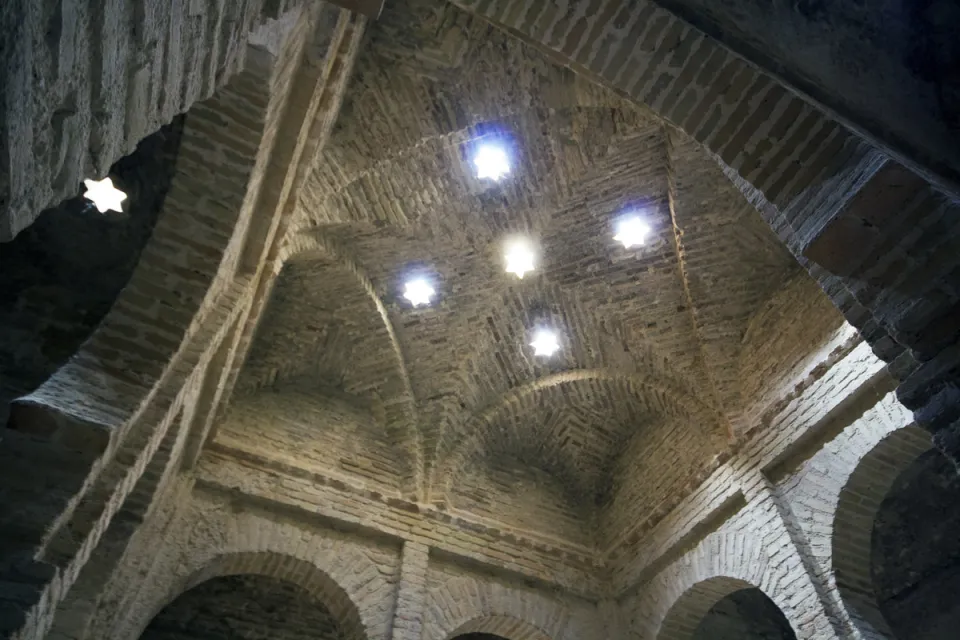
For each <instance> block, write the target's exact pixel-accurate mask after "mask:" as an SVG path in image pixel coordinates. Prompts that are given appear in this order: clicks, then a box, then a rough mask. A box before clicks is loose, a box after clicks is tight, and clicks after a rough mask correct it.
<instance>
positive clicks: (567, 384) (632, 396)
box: [434, 368, 721, 498]
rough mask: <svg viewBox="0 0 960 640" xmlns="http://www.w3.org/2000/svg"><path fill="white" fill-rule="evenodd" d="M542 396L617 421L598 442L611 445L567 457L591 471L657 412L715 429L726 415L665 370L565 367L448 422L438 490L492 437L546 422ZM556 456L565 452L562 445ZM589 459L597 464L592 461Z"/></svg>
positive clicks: (702, 429)
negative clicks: (454, 423) (584, 456)
mask: <svg viewBox="0 0 960 640" xmlns="http://www.w3.org/2000/svg"><path fill="white" fill-rule="evenodd" d="M544 398H547V399H550V400H551V401H550V402H547V405H548V406H549V407H552V409H553V410H554V411H552V413H562V411H563V407H565V406H566V407H567V408H568V409H569V410H570V411H577V410H578V409H580V408H584V409H590V410H591V412H592V413H591V414H588V415H582V416H581V417H582V419H583V420H585V421H586V422H589V421H590V420H591V419H595V420H598V421H600V422H610V423H615V424H613V426H616V427H619V428H616V429H614V430H613V431H611V432H610V433H607V434H604V437H603V438H600V439H599V440H600V444H604V443H605V444H606V445H607V448H606V449H601V450H598V451H596V452H594V453H593V455H591V456H588V458H589V460H586V461H584V462H582V463H579V464H578V463H577V462H576V461H573V460H570V461H569V463H568V464H567V466H569V467H570V468H572V469H575V468H578V467H580V468H584V467H590V469H586V471H588V472H589V471H590V470H591V469H592V470H593V471H594V472H597V471H599V470H600V469H605V468H607V467H609V466H610V463H611V462H612V460H613V459H615V457H616V454H617V452H619V451H620V450H621V448H622V447H623V446H624V445H626V443H628V442H629V441H630V440H631V439H632V438H633V437H634V436H636V435H637V434H639V433H640V432H641V431H642V430H643V425H644V424H646V423H647V422H649V421H650V420H652V419H653V420H655V419H660V418H665V417H668V418H676V419H678V420H680V421H682V422H684V423H686V424H687V425H689V428H690V429H692V430H694V431H697V432H698V433H699V434H700V435H703V434H708V433H711V432H715V431H717V428H716V426H717V424H718V423H719V422H720V420H721V418H720V416H719V414H718V413H717V412H716V411H715V410H712V409H711V408H710V407H709V406H707V405H704V404H703V403H702V402H701V401H700V400H699V399H698V398H696V397H695V396H693V395H691V394H689V393H688V392H687V391H686V390H685V389H683V388H682V387H680V388H678V387H677V386H675V385H673V384H671V382H670V380H669V379H668V378H663V377H652V376H650V375H648V373H647V372H637V371H634V372H631V371H629V370H618V369H613V368H598V369H570V370H564V371H560V372H557V373H554V374H551V375H545V376H543V377H540V378H537V379H534V380H532V381H531V382H528V383H527V384H524V385H521V386H518V387H515V388H513V389H511V390H509V391H507V392H506V393H504V394H503V395H502V396H501V397H499V398H497V399H496V400H495V401H494V402H492V403H490V404H489V405H487V406H485V407H482V408H479V409H478V410H477V411H476V412H475V413H473V414H472V415H471V416H470V417H469V419H467V420H466V421H465V422H464V424H463V425H460V426H459V428H456V429H454V428H453V427H451V428H450V429H449V431H447V432H446V433H445V434H444V436H445V437H444V440H442V441H441V445H443V446H442V448H440V450H439V452H438V467H437V476H436V481H435V483H434V484H435V486H436V488H437V489H440V490H441V492H446V491H449V488H450V486H451V482H453V481H454V480H455V478H456V477H457V475H458V474H459V473H460V472H461V471H462V469H463V467H464V465H465V464H467V463H468V461H469V460H471V459H473V458H475V457H476V456H480V457H483V452H484V451H485V449H486V447H487V446H488V444H489V442H488V441H489V440H490V439H491V438H492V439H494V440H505V441H506V442H510V443H520V442H522V441H523V440H524V439H525V438H526V437H528V436H530V435H533V436H534V437H535V436H536V435H537V433H538V432H540V431H542V428H543V427H545V426H549V425H548V424H539V423H540V422H542V420H539V419H538V418H537V414H538V412H540V411H541V410H542V409H543V406H542V405H543V402H541V401H542V400H543V399H544ZM597 412H599V413H597ZM577 415H580V414H577ZM559 417H562V416H559ZM548 422H550V421H548ZM583 426H584V427H586V426H587V425H586V424H585V425H583ZM598 426H602V425H598ZM607 426H611V425H607ZM594 435H596V434H594ZM568 436H570V437H568V438H566V439H567V440H571V439H572V445H571V446H573V447H574V448H576V447H577V445H578V444H579V445H582V446H586V445H587V444H590V443H591V435H590V434H588V433H583V434H581V436H582V437H580V438H578V437H573V434H568ZM559 440H560V438H553V437H549V434H544V440H543V442H542V443H541V447H543V446H547V445H549V444H550V443H553V444H556V443H557V442H559ZM591 449H592V447H591ZM555 457H557V458H558V459H564V458H565V456H563V455H560V454H559V453H558V454H557V456H555ZM591 461H592V462H593V464H592V465H591V464H588V463H589V462H591ZM594 467H595V468H594ZM592 493H596V492H595V491H594V492H592ZM590 497H591V498H592V496H590Z"/></svg>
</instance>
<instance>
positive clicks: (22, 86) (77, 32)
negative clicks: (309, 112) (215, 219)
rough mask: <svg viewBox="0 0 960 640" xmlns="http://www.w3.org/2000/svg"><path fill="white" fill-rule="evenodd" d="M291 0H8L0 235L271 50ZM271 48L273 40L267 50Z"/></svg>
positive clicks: (8, 234) (0, 69)
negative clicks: (99, 0)
mask: <svg viewBox="0 0 960 640" xmlns="http://www.w3.org/2000/svg"><path fill="white" fill-rule="evenodd" d="M297 4H298V3H295V2H288V1H286V0H283V1H281V2H263V1H262V0H249V1H244V2H225V1H224V0H218V1H216V2H212V3H198V2H184V3H180V4H176V5H169V4H168V3H166V2H162V1H159V0H156V1H147V2H139V1H134V0H121V1H118V2H112V3H110V4H107V5H102V6H101V5H90V4H88V3H85V2H80V1H72V0H68V1H66V2H55V3H46V4H44V3H36V2H31V1H29V0H15V1H13V2H5V3H4V6H3V10H2V11H0V33H2V34H3V37H2V38H0V40H2V41H3V43H4V45H3V49H2V50H0V51H2V52H3V56H2V59H3V63H2V65H0V86H2V87H3V92H4V93H3V95H4V98H3V100H0V105H3V107H2V110H0V122H2V123H3V126H2V129H0V165H2V169H0V241H4V242H5V241H8V240H10V239H11V238H13V237H14V236H16V235H17V234H18V233H19V232H20V231H21V230H22V229H24V228H26V227H27V226H29V225H30V223H32V222H33V220H34V219H35V218H36V216H37V215H38V213H39V212H40V211H43V210H45V209H46V208H48V207H50V206H52V205H55V204H57V203H58V202H60V201H61V200H64V199H65V198H69V197H71V196H73V195H75V194H76V193H77V190H78V188H79V185H80V183H81V181H82V180H83V179H84V178H101V177H103V176H104V175H105V174H106V173H107V171H108V169H109V168H110V166H111V165H112V164H113V163H114V162H116V161H117V160H118V159H119V158H121V157H123V156H125V155H127V154H129V153H130V152H132V151H133V149H134V147H135V146H136V145H137V143H138V142H139V141H140V140H141V139H142V138H144V137H145V136H147V135H149V134H151V133H153V132H154V131H156V130H157V129H159V128H160V126H161V125H164V124H166V123H169V122H170V121H171V120H172V119H173V117H174V116H176V115H177V114H180V113H183V112H185V111H186V110H187V109H189V108H190V106H191V105H193V104H194V103H196V102H199V101H202V100H205V99H207V98H209V97H211V96H212V95H213V93H214V92H215V91H216V89H217V88H219V87H222V86H223V85H224V84H225V83H227V82H228V81H229V80H230V79H231V78H232V77H233V76H234V75H235V74H236V73H237V72H239V71H241V70H242V69H243V68H244V66H245V64H246V62H247V56H248V47H252V48H253V49H255V50H256V51H254V52H253V53H252V54H250V55H253V56H254V57H256V56H261V57H262V56H263V55H264V54H266V55H275V54H276V53H277V51H276V48H277V45H278V43H279V38H277V37H276V36H277V34H281V33H283V29H278V28H276V26H275V25H273V24H271V23H272V21H274V20H277V19H282V20H286V21H287V22H289V19H290V15H291V14H290V13H289V12H290V10H291V8H292V7H294V6H296V5H297ZM271 49H273V51H271Z"/></svg>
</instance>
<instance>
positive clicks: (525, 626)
mask: <svg viewBox="0 0 960 640" xmlns="http://www.w3.org/2000/svg"><path fill="white" fill-rule="evenodd" d="M468 633H488V634H491V635H495V636H499V637H501V638H506V640H553V639H552V638H551V637H550V636H548V635H547V634H546V633H544V632H543V630H541V629H538V628H537V627H535V626H533V625H532V624H530V623H529V622H524V621H523V620H518V619H517V618H513V617H511V616H481V617H479V618H474V619H472V620H468V621H467V622H464V623H463V624H462V625H460V626H459V627H457V628H456V629H455V630H454V631H452V632H451V633H450V634H449V635H448V636H447V637H446V638H445V639H444V640H453V638H456V637H458V636H462V635H465V634H468Z"/></svg>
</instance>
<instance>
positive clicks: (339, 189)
mask: <svg viewBox="0 0 960 640" xmlns="http://www.w3.org/2000/svg"><path fill="white" fill-rule="evenodd" d="M367 38H368V40H367V42H366V45H365V47H364V49H363V52H362V53H361V55H360V57H359V58H358V60H357V64H356V69H355V72H354V78H353V80H352V86H351V90H350V92H348V95H347V97H346V99H345V103H344V105H343V109H342V111H341V114H340V117H339V120H338V122H337V124H336V126H335V128H334V131H333V132H332V134H331V137H330V141H329V143H328V144H327V145H326V146H325V147H324V149H323V151H322V152H321V155H320V157H319V158H318V162H317V168H316V170H315V171H314V173H313V174H312V176H311V177H310V178H309V180H308V182H307V186H306V187H305V189H304V191H303V193H302V194H301V198H300V211H299V213H298V218H297V223H296V224H295V225H294V228H293V230H292V232H291V234H290V235H289V236H288V246H287V248H286V252H287V254H289V255H292V256H293V258H292V260H291V262H290V263H289V264H288V265H287V266H286V267H285V269H284V272H283V273H282V274H281V275H280V280H279V283H278V285H277V290H276V292H275V294H274V300H273V301H272V302H271V308H270V310H268V312H267V314H266V317H265V319H264V321H263V325H262V327H261V329H260V333H259V335H258V337H257V344H256V345H255V346H254V350H253V351H252V353H251V357H250V359H249V362H248V364H247V369H248V371H247V373H246V374H245V375H247V376H248V379H249V381H250V386H249V387H248V390H250V391H253V390H254V389H256V388H257V386H258V385H263V384H266V383H269V384H270V385H272V386H274V387H282V386H284V385H287V384H293V381H294V380H301V379H302V378H303V377H304V376H313V378H315V379H316V380H318V381H320V382H321V383H322V384H323V385H326V386H330V385H332V386H335V387H336V388H337V389H339V390H341V391H344V392H347V393H350V394H354V395H356V396H357V397H358V398H363V399H364V401H368V402H370V403H373V404H376V405H377V406H382V407H383V408H384V411H383V415H384V420H385V423H384V428H385V429H386V430H388V431H389V432H390V433H391V434H393V435H392V436H391V437H392V438H393V441H394V442H396V443H397V446H398V447H401V448H402V451H403V453H402V455H410V456H411V459H415V460H417V462H416V465H417V469H416V471H415V472H414V474H413V475H414V476H415V477H416V478H419V479H418V480H416V484H417V489H418V494H419V496H420V497H421V498H422V499H424V500H427V499H429V500H432V501H435V502H440V503H443V502H445V501H446V500H447V498H450V497H451V496H452V495H453V494H458V492H459V494H458V495H460V496H461V502H462V494H463V491H465V490H466V489H464V488H463V487H459V488H458V487H457V486H456V480H457V479H458V478H461V477H465V476H464V472H465V470H469V471H470V473H471V474H472V475H471V478H472V479H471V480H470V482H480V481H481V480H478V479H477V478H480V477H481V476H485V477H487V478H488V479H491V480H490V482H495V483H501V484H504V483H508V482H509V478H510V477H512V476H511V475H510V474H511V473H512V471H511V469H513V470H522V469H527V470H530V472H531V473H533V474H534V475H537V474H546V477H550V478H553V481H555V484H556V485H557V486H556V487H555V489H556V491H554V489H551V491H554V493H556V494H557V495H559V496H560V498H558V499H559V500H560V501H561V502H565V503H566V504H568V506H570V508H571V510H572V511H582V510H583V509H586V510H587V511H589V512H590V513H591V514H592V515H591V517H593V515H598V511H597V509H598V508H599V509H601V510H602V509H604V508H607V506H609V505H612V504H619V503H620V502H622V500H625V499H627V497H624V496H633V495H634V494H633V493H631V492H627V493H624V494H623V495H622V496H621V499H620V500H618V499H617V498H616V497H615V494H616V493H617V487H618V486H620V485H623V484H624V483H641V484H642V483H643V482H646V481H647V480H646V476H644V475H643V474H644V473H646V474H653V473H661V469H660V467H658V466H657V465H656V464H647V460H646V456H650V455H662V453H663V452H665V451H666V452H669V454H670V455H672V456H677V457H684V456H686V458H688V459H684V460H678V461H677V464H676V465H674V466H675V468H676V469H682V470H683V474H686V475H684V478H686V477H687V475H690V474H693V473H695V472H696V470H697V469H698V468H702V467H703V465H704V464H706V461H707V460H708V459H711V456H713V455H715V454H716V453H719V452H720V450H722V449H723V447H724V446H725V443H726V441H727V438H728V437H729V435H730V434H731V433H732V432H734V431H735V428H734V426H733V423H735V422H736V420H737V417H738V415H739V412H740V411H741V410H742V408H743V405H744V401H745V399H744V398H743V389H742V386H741V381H740V377H739V375H738V373H739V371H740V366H739V365H740V352H741V348H742V339H743V336H744V334H745V332H746V330H747V327H748V324H749V322H750V318H751V317H752V315H753V314H754V312H755V311H756V310H757V308H758V307H759V306H760V305H761V304H762V303H763V301H765V300H767V299H768V298H769V297H770V295H771V293H772V292H773V291H775V290H776V289H777V288H778V287H780V286H781V284H782V283H783V282H784V281H785V280H786V279H788V278H789V277H791V276H792V275H793V274H795V273H796V270H797V265H796V263H795V262H794V260H793V259H792V257H791V256H790V255H789V253H788V252H787V251H786V250H785V249H784V248H783V247H782V246H781V245H780V244H779V242H778V241H777V239H776V237H775V236H774V235H773V233H772V232H771V231H770V229H769V228H768V227H767V226H766V224H765V223H764V222H763V220H762V219H761V218H760V216H759V214H758V213H757V212H756V211H755V210H754V209H753V208H752V207H751V206H750V205H749V203H747V202H746V200H744V198H743V196H742V195H741V194H740V192H739V190H738V189H737V188H736V187H735V186H734V185H732V184H731V183H730V181H729V180H728V178H727V177H726V176H725V175H724V174H723V172H722V170H721V168H720V167H719V166H718V164H717V163H716V161H715V160H714V159H713V158H712V157H711V156H710V155H709V154H707V153H706V152H704V151H703V149H702V148H700V147H699V145H697V144H696V143H695V142H693V141H691V140H690V139H688V138H687V137H685V136H684V135H683V134H682V133H680V132H677V131H675V130H673V129H671V128H670V127H668V126H667V125H665V124H664V123H663V122H660V121H658V120H657V119H656V118H655V117H653V116H652V115H651V114H650V113H649V112H647V111H646V110H645V109H643V108H642V107H640V106H638V105H635V104H631V103H629V102H628V101H626V100H624V99H623V98H621V97H620V96H618V95H616V94H614V93H613V92H611V91H608V90H606V89H603V88H601V87H598V86H596V85H593V84H590V83H589V82H587V81H585V80H584V79H583V78H582V77H580V76H578V75H576V74H574V73H572V72H571V71H570V70H568V69H565V68H562V67H559V66H557V65H555V64H554V63H553V62H552V61H551V60H549V59H548V58H546V57H544V56H543V55H542V54H540V53H539V52H538V51H536V50H534V49H532V48H531V47H529V46H527V45H525V44H523V43H521V42H519V41H518V40H515V39H513V38H511V37H509V36H507V35H505V34H503V33H502V32H499V31H496V30H494V29H492V28H491V27H489V26H488V25H487V24H485V23H483V22H482V21H479V20H477V19H475V18H473V17H471V16H469V15H467V14H465V13H463V12H461V11H460V10H458V9H456V8H455V7H453V6H451V5H449V4H444V3H435V2H428V1H427V0H402V1H399V0H398V1H397V2H391V3H388V4H387V5H386V8H385V10H384V13H383V15H382V16H381V19H380V20H378V21H377V22H376V23H374V24H373V25H372V26H371V28H370V31H369V33H368V36H367ZM491 131H500V132H506V134H507V136H506V137H507V139H508V140H510V141H512V142H513V143H514V147H513V149H514V152H515V157H514V167H513V170H512V172H511V175H510V176H509V178H508V179H507V180H504V181H502V182H501V183H495V184H494V183H490V182H483V181H479V180H477V179H476V178H475V177H474V175H473V171H472V167H471V166H470V164H469V157H468V151H469V148H470V145H471V143H472V141H474V140H476V139H478V137H482V136H486V135H490V132H491ZM628 207H635V208H639V210H641V211H642V212H643V214H644V216H645V217H646V219H647V221H648V222H649V224H650V226H651V227H652V233H651V239H650V241H649V242H648V243H647V244H646V245H644V246H643V247H641V248H638V249H632V250H624V249H623V248H622V247H620V246H619V245H618V244H616V242H614V241H613V239H612V237H611V236H612V235H613V234H612V228H611V224H612V219H613V218H614V217H615V216H616V215H617V214H618V213H619V212H621V211H623V210H624V209H625V208H628ZM513 233H525V234H528V235H530V236H531V237H533V238H534V239H535V240H536V241H537V243H538V245H539V247H540V249H541V260H540V265H539V268H538V271H537V272H536V273H535V274H531V275H530V276H528V277H527V278H525V279H523V280H522V281H518V280H516V279H515V278H512V277H510V276H507V275H506V274H504V273H503V268H502V263H501V252H502V242H503V240H504V238H505V236H507V235H509V234H513ZM329 247H336V250H335V251H330V250H329ZM415 272H416V273H425V274H427V275H428V276H429V277H431V278H433V279H434V280H435V281H436V283H437V285H438V290H439V291H438V300H437V301H436V302H435V303H434V304H433V305H432V306H430V307H428V308H418V309H413V308H411V307H410V306H409V305H408V304H406V302H405V301H404V300H402V298H401V296H400V294H401V291H402V285H403V281H404V279H405V278H406V277H407V276H408V275H409V274H411V273H415ZM539 325H550V326H552V327H555V328H556V329H557V330H558V331H559V332H560V334H561V336H562V337H561V342H562V350H561V352H560V353H559V354H558V356H557V357H555V358H551V359H546V360H545V359H538V358H535V357H533V355H532V353H531V350H530V349H529V348H528V347H527V343H528V342H529V338H530V332H531V331H532V329H533V328H534V327H536V326H539ZM297 384H299V383H297ZM298 388H300V389H302V385H300V386H299V387H298ZM671 438H673V440H671ZM678 443H682V444H678ZM411 448H413V449H415V450H416V451H415V453H412V454H408V453H407V452H408V451H410V450H411ZM624 451H626V452H628V453H622V452H624ZM653 452H659V453H656V454H654V453H653ZM625 457H629V460H627V459H625ZM484 465H486V467H487V468H488V471H489V473H487V471H483V469H480V468H479V467H483V466H484ZM698 465H699V466H698ZM629 469H640V471H636V472H632V471H631V472H629V473H628V470H629ZM654 470H656V471H654ZM630 473H633V475H630ZM662 473H667V474H669V473H671V470H670V469H669V468H667V469H665V470H662ZM678 473H679V472H678ZM478 474H479V475H478ZM637 474H639V475H637ZM537 477H539V476H538V475H537ZM531 478H533V476H531ZM674 480H675V481H674ZM674 480H669V481H668V482H665V483H664V484H665V486H666V485H669V486H671V487H679V486H681V485H684V483H685V482H686V480H684V479H674ZM465 482H466V480H465ZM531 482H534V484H536V483H538V482H540V480H536V479H531ZM480 490H482V487H481V488H480V489H478V488H477V487H476V486H473V487H472V488H471V489H470V490H469V491H470V492H474V493H476V491H480ZM451 492H452V493H451ZM630 499H632V498H630ZM454 502H456V498H455V499H454ZM598 505H599V507H598ZM452 506H453V507H454V508H456V504H453V505H452ZM598 517H599V516H598ZM621 519H622V518H619V517H618V518H612V519H611V521H616V522H619V521H620V520H621ZM508 524H509V523H508ZM518 526H519V525H518ZM542 526H543V527H544V528H546V529H550V523H549V522H544V523H543V524H542ZM523 528H530V527H529V523H525V524H523Z"/></svg>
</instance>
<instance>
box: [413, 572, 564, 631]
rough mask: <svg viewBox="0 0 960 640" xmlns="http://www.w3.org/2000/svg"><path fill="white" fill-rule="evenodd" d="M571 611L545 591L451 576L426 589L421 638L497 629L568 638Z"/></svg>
mask: <svg viewBox="0 0 960 640" xmlns="http://www.w3.org/2000/svg"><path fill="white" fill-rule="evenodd" d="M569 615H570V611H569V610H568V607H565V606H564V603H562V602H558V601H556V600H553V599H551V598H548V597H546V596H544V595H542V594H540V593H535V592H532V591H528V590H525V589H518V588H513V587H510V586H506V585H503V584H499V583H488V582H480V581H478V580H474V579H470V578H465V577H461V578H451V579H449V580H447V581H446V582H445V583H444V584H443V586H441V587H439V588H438V589H435V590H432V591H430V592H429V593H428V594H427V607H426V615H425V617H424V624H423V635H422V640H450V639H451V638H453V637H455V636H457V635H460V634H464V633H492V634H496V635H499V636H502V637H504V638H507V639H508V640H564V639H565V638H567V636H566V631H567V626H568V625H567V622H568V616H569ZM571 640H572V638H571Z"/></svg>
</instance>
